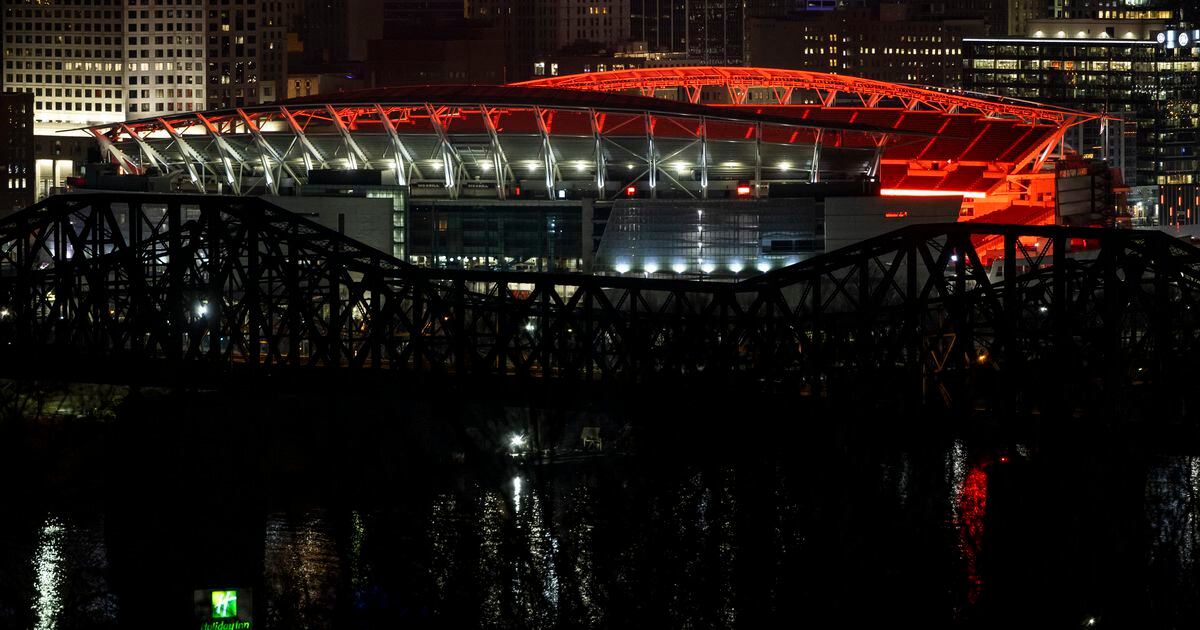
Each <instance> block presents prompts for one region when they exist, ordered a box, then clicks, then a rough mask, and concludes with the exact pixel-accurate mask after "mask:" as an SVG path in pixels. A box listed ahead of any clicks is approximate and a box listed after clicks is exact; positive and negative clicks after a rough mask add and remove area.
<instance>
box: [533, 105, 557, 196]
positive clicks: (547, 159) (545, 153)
mask: <svg viewBox="0 0 1200 630" xmlns="http://www.w3.org/2000/svg"><path fill="white" fill-rule="evenodd" d="M533 113H534V115H535V116H536V117H537V124H538V132H539V133H540V134H541V136H542V167H543V168H544V169H546V196H547V198H549V199H554V197H555V194H554V193H555V188H556V187H557V184H558V182H557V179H558V178H557V175H558V172H557V171H558V163H557V161H556V160H555V159H554V145H552V144H550V128H549V127H547V126H546V116H545V112H543V111H542V108H540V107H534V108H533Z"/></svg>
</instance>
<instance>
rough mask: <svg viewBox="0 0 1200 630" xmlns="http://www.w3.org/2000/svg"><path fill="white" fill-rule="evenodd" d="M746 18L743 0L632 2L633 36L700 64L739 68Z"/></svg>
mask: <svg viewBox="0 0 1200 630" xmlns="http://www.w3.org/2000/svg"><path fill="white" fill-rule="evenodd" d="M746 16H747V3H746V2H745V1H744V0H671V1H667V0H632V1H631V3H630V22H631V28H630V36H631V37H632V38H633V39H635V40H639V41H644V42H646V44H647V46H648V47H649V49H650V50H651V51H653V52H660V53H675V54H682V55H683V56H685V57H686V58H688V59H689V60H692V62H693V63H696V64H698V65H699V64H703V65H718V66H740V65H743V64H744V63H745V61H746V56H745V39H746V31H745V26H746Z"/></svg>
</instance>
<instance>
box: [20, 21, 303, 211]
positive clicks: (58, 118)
mask: <svg viewBox="0 0 1200 630" xmlns="http://www.w3.org/2000/svg"><path fill="white" fill-rule="evenodd" d="M294 5H295V2H293V1H289V2H284V1H281V0H139V1H138V2H133V1H132V0H130V1H129V2H125V1H123V0H88V1H87V2H81V1H79V0H38V1H37V2H28V1H20V0H5V2H4V25H3V28H4V72H3V75H2V78H3V82H2V88H3V91H5V92H20V93H27V94H30V95H31V96H32V98H33V110H32V111H33V122H34V126H35V134H36V135H38V136H39V137H41V136H45V137H46V138H47V139H48V140H47V141H44V142H43V141H38V142H36V143H35V146H36V147H40V148H42V149H44V150H45V153H44V154H43V152H41V150H39V152H37V154H36V156H35V157H36V159H37V166H36V170H37V174H36V177H35V181H36V191H37V195H38V196H41V195H44V194H47V193H48V192H51V191H53V190H55V189H57V188H60V187H62V186H63V185H65V179H66V178H67V177H70V176H71V175H73V174H78V168H79V167H80V166H82V161H79V160H77V159H76V158H78V157H79V152H78V151H76V150H73V149H72V150H67V149H65V148H64V147H63V143H62V142H59V141H57V140H58V139H61V138H63V137H64V135H65V134H60V133H58V132H61V131H64V130H71V129H76V128H79V127H85V126H88V125H94V124H97V123H112V122H122V121H125V120H135V119H139V118H148V117H154V116H162V115H167V114H172V113H178V112H187V111H195V110H203V109H206V108H210V107H232V106H243V105H254V104H258V103H266V102H272V101H274V100H276V99H277V98H280V95H282V94H283V93H284V92H285V87H284V85H285V84H284V80H285V79H286V76H287V67H286V66H287V58H286V54H285V48H286V46H285V24H286V19H285V15H286V13H287V12H288V10H290V9H291V8H292V7H294ZM78 133H79V134H82V133H83V132H78ZM49 139H54V140H55V141H50V140H49Z"/></svg>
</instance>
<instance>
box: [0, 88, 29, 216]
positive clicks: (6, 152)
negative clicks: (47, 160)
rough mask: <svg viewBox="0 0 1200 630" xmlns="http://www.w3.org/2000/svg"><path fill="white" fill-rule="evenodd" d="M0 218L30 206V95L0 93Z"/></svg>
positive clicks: (23, 93) (24, 93)
mask: <svg viewBox="0 0 1200 630" xmlns="http://www.w3.org/2000/svg"><path fill="white" fill-rule="evenodd" d="M0 125H4V134H3V135H2V136H0V137H2V138H3V139H4V140H3V142H2V143H0V217H3V216H7V215H8V214H9V213H10V212H12V211H14V210H19V209H21V208H24V207H26V206H30V205H33V200H34V186H35V178H34V166H33V164H34V161H33V95H32V94H29V93H26V92H20V93H18V92H4V93H0Z"/></svg>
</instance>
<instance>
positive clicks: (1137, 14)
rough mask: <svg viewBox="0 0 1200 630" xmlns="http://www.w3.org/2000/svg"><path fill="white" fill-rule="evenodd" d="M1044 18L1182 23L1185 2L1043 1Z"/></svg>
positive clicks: (1128, 0)
mask: <svg viewBox="0 0 1200 630" xmlns="http://www.w3.org/2000/svg"><path fill="white" fill-rule="evenodd" d="M1046 2H1047V6H1046V10H1047V17H1051V18H1060V19H1068V20H1072V19H1073V20H1086V19H1101V20H1112V19H1116V20H1182V19H1194V18H1195V16H1192V15H1183V10H1184V8H1185V6H1184V5H1185V4H1191V3H1190V2H1188V1H1187V0H1046Z"/></svg>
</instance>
